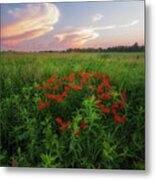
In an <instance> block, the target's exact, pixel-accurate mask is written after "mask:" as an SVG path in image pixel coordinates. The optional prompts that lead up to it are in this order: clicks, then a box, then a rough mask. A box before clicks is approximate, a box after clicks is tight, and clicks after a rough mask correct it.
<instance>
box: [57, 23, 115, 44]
mask: <svg viewBox="0 0 155 180" xmlns="http://www.w3.org/2000/svg"><path fill="white" fill-rule="evenodd" d="M113 28H115V26H106V27H89V28H83V29H79V30H77V31H71V32H65V33H60V34H56V35H55V38H57V39H58V40H59V42H64V41H65V40H68V39H69V40H68V41H69V42H70V45H71V46H72V47H74V48H76V47H81V46H82V45H84V44H85V43H87V42H88V41H90V40H93V39H96V38H97V37H99V35H100V34H99V33H98V31H101V30H108V29H113Z"/></svg>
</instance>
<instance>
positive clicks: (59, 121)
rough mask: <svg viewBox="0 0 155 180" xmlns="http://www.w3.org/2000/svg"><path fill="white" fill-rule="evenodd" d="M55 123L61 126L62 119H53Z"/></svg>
mask: <svg viewBox="0 0 155 180" xmlns="http://www.w3.org/2000/svg"><path fill="white" fill-rule="evenodd" d="M55 121H56V122H57V123H58V124H60V125H61V124H62V119H61V118H59V117H57V118H56V119H55Z"/></svg>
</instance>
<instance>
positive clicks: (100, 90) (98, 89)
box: [97, 84, 102, 94]
mask: <svg viewBox="0 0 155 180" xmlns="http://www.w3.org/2000/svg"><path fill="white" fill-rule="evenodd" d="M97 93H98V94H100V93H102V84H100V85H99V86H98V88H97Z"/></svg>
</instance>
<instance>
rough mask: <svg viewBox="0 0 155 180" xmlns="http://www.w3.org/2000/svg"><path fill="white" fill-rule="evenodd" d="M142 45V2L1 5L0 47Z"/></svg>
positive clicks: (56, 48) (22, 49) (45, 48)
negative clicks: (136, 43)
mask: <svg viewBox="0 0 155 180" xmlns="http://www.w3.org/2000/svg"><path fill="white" fill-rule="evenodd" d="M135 42H138V44H139V45H144V1H115V2H114V1H113V2H112V1H111V2H108V1H103V2H66V3H65V2H62V3H61V2H57V3H26V4H25V3H23V4H1V50H2V51H7V50H14V51H44V50H45V51H47V50H60V51H61V50H66V49H68V48H99V47H101V48H107V47H112V46H121V45H125V46H130V45H133V44H134V43H135Z"/></svg>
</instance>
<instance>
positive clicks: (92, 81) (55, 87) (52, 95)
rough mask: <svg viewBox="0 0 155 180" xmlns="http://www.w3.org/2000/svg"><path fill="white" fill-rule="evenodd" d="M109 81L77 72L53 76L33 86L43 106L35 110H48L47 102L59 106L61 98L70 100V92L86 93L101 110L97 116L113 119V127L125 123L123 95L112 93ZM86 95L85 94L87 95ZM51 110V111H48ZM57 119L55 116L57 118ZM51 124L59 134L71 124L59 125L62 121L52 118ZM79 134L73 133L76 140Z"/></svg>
mask: <svg viewBox="0 0 155 180" xmlns="http://www.w3.org/2000/svg"><path fill="white" fill-rule="evenodd" d="M110 80H111V77H109V76H106V75H103V74H101V73H99V72H93V71H90V72H84V71H83V70H80V71H79V72H77V73H73V72H71V73H70V74H69V75H68V76H66V75H65V76H62V77H58V76H57V75H56V74H53V75H52V76H51V77H50V78H49V79H48V80H47V81H46V83H44V84H43V85H41V86H40V85H37V86H36V89H37V90H40V91H41V92H43V97H44V102H43V101H42V100H39V101H38V104H39V107H38V108H39V110H42V109H44V108H47V107H49V106H51V102H55V103H58V104H59V103H60V104H61V103H63V102H64V101H65V98H66V97H68V96H70V94H71V96H72V94H73V93H72V92H75V93H76V92H77V91H79V92H82V91H83V90H86V89H87V90H89V91H90V94H89V95H93V96H95V98H96V99H97V101H96V107H98V108H99V109H100V110H101V113H103V114H104V115H106V116H107V117H113V119H114V121H115V122H116V123H120V122H124V121H126V116H125V115H124V114H125V102H126V100H127V97H126V93H125V92H122V93H120V94H119V93H117V92H116V91H115V90H113V88H112V86H111V85H110V83H109V81H110ZM87 92H88V91H87ZM51 109H52V108H51ZM58 116H59V115H58ZM55 121H56V123H57V124H59V125H60V129H61V131H62V132H63V131H65V130H66V129H67V127H68V126H69V125H70V124H71V123H72V122H71V120H68V121H66V120H65V121H63V120H62V118H60V117H56V118H55ZM86 126H87V122H85V121H82V122H81V124H80V127H81V128H82V129H84V128H85V127H86ZM79 134H80V131H79V130H78V131H76V132H74V135H75V136H78V135H79Z"/></svg>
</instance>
